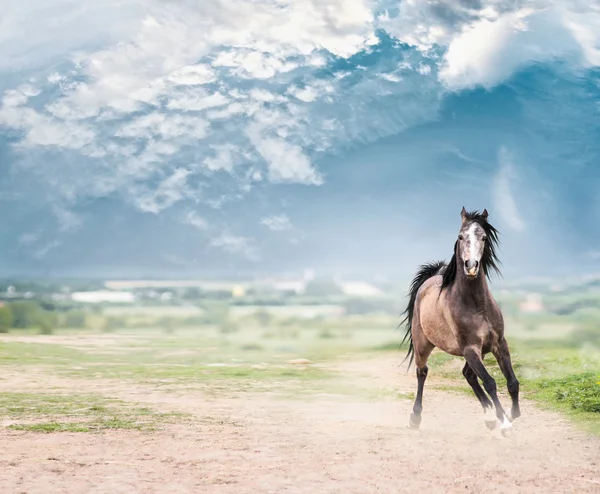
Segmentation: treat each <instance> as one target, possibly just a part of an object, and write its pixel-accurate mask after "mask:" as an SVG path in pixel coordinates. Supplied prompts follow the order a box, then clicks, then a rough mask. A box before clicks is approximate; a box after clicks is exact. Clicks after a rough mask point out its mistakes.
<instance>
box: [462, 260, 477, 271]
mask: <svg viewBox="0 0 600 494" xmlns="http://www.w3.org/2000/svg"><path fill="white" fill-rule="evenodd" d="M478 267H479V261H473V260H471V259H469V260H468V261H465V268H467V269H468V270H469V269H473V268H478Z"/></svg>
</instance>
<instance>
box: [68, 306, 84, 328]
mask: <svg viewBox="0 0 600 494" xmlns="http://www.w3.org/2000/svg"><path fill="white" fill-rule="evenodd" d="M86 324H87V318H86V314H85V312H83V311H81V310H72V311H69V312H67V314H66V315H65V319H64V326H65V327H67V328H85V326H86Z"/></svg>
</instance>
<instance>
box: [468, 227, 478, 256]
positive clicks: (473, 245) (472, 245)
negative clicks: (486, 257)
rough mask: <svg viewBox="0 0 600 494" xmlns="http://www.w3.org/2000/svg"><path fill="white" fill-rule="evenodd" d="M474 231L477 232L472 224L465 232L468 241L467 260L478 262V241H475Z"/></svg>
mask: <svg viewBox="0 0 600 494" xmlns="http://www.w3.org/2000/svg"><path fill="white" fill-rule="evenodd" d="M476 230H477V224H476V223H472V224H471V226H469V229H468V230H467V238H468V239H469V259H471V260H476V261H479V259H477V242H478V241H477V235H476V234H475V231H476Z"/></svg>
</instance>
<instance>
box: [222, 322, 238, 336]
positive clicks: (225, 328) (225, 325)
mask: <svg viewBox="0 0 600 494" xmlns="http://www.w3.org/2000/svg"><path fill="white" fill-rule="evenodd" d="M239 330H240V328H239V326H238V325H237V324H236V323H235V322H233V321H229V320H227V321H223V322H222V323H221V324H219V332H220V333H221V334H231V333H237V332H238V331H239Z"/></svg>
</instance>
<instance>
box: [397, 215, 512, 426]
mask: <svg viewBox="0 0 600 494" xmlns="http://www.w3.org/2000/svg"><path fill="white" fill-rule="evenodd" d="M461 218H462V225H461V228H460V231H459V233H458V239H457V240H456V243H455V244H454V255H453V256H452V259H451V260H450V262H449V263H447V264H446V263H445V262H444V261H438V262H432V263H429V264H424V265H423V266H421V267H420V269H419V271H418V272H417V274H416V276H415V278H414V279H413V281H412V284H411V287H410V300H409V303H408V307H407V308H406V310H405V311H404V314H405V315H406V316H405V318H404V320H403V322H406V326H407V331H406V334H405V336H404V340H403V342H404V341H406V339H407V338H408V339H409V340H410V345H409V349H408V353H407V355H406V358H408V357H409V356H410V361H409V367H410V364H411V363H412V361H413V358H414V360H415V365H416V368H417V381H418V387H417V396H416V399H415V403H414V406H413V413H412V414H411V416H410V426H411V427H413V428H418V427H419V425H420V424H421V411H422V409H423V405H422V401H423V387H424V385H425V380H426V379H427V372H428V368H427V359H428V358H429V356H430V355H431V352H432V351H433V349H434V348H435V347H437V348H439V349H441V350H443V351H444V352H446V353H449V354H450V355H455V356H457V357H464V358H465V360H466V363H465V366H464V368H463V371H462V373H463V376H464V377H465V379H466V380H467V382H468V383H469V385H470V386H471V388H472V389H473V392H474V393H475V396H476V397H477V399H478V400H479V402H480V403H481V406H482V407H483V411H484V416H485V423H486V425H487V426H488V428H489V429H494V428H495V427H496V423H497V422H496V420H498V421H499V423H500V429H501V431H502V432H503V433H505V432H506V430H507V429H509V428H510V427H511V426H512V424H511V422H512V421H513V420H514V419H516V418H517V417H519V416H520V415H521V411H520V408H519V381H518V380H517V378H516V376H515V373H514V371H513V368H512V364H511V359H510V351H509V349H508V344H507V342H506V339H505V338H504V320H503V318H502V312H501V311H500V308H499V307H498V304H497V303H496V301H495V300H494V297H493V296H492V293H491V292H490V289H489V287H488V284H487V279H486V278H489V276H490V273H491V271H496V272H497V273H498V274H499V273H500V270H499V267H498V263H499V261H498V258H497V256H496V247H497V244H498V231H497V230H496V229H495V228H494V227H493V226H492V225H491V224H490V223H488V212H487V210H485V209H484V211H483V213H479V212H478V211H474V212H470V213H469V212H467V211H466V210H465V208H464V207H463V208H462V211H461ZM489 352H492V353H493V355H494V357H495V358H496V360H497V361H498V365H499V366H500V369H501V371H502V373H503V374H504V377H506V381H507V387H508V392H509V394H510V397H511V400H512V410H511V416H510V418H509V417H508V416H507V415H506V413H505V411H504V409H503V408H502V405H501V404H500V400H499V399H498V394H497V391H496V381H495V380H494V378H493V377H492V376H490V374H489V372H488V371H487V370H486V368H485V366H484V365H483V357H484V356H485V355H486V354H487V353H489ZM405 360H406V359H405ZM477 378H479V379H481V381H482V382H483V387H484V388H485V391H487V394H488V395H489V396H490V397H491V401H490V398H488V396H487V395H486V393H485V392H484V391H483V389H481V386H480V385H479V381H478V380H477ZM492 403H493V405H494V407H495V409H496V414H495V416H494V413H493V411H492Z"/></svg>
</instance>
